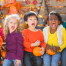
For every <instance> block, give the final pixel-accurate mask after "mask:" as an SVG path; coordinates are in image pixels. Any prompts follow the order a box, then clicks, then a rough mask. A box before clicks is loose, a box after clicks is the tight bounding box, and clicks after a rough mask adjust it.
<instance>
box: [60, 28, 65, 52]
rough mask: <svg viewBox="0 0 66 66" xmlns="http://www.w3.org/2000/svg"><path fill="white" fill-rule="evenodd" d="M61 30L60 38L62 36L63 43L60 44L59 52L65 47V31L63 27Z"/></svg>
mask: <svg viewBox="0 0 66 66" xmlns="http://www.w3.org/2000/svg"><path fill="white" fill-rule="evenodd" d="M62 31H63V35H62V38H63V44H62V45H61V46H60V49H61V50H59V51H60V52H61V51H62V50H63V49H64V48H66V32H65V28H62Z"/></svg>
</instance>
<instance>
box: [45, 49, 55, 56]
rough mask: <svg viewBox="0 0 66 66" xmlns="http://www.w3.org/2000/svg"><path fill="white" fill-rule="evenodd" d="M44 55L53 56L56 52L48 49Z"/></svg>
mask: <svg viewBox="0 0 66 66" xmlns="http://www.w3.org/2000/svg"><path fill="white" fill-rule="evenodd" d="M46 53H47V54H49V55H55V54H56V52H54V51H52V50H50V49H47V51H46Z"/></svg>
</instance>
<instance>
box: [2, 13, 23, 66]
mask: <svg viewBox="0 0 66 66" xmlns="http://www.w3.org/2000/svg"><path fill="white" fill-rule="evenodd" d="M21 32H22V27H21V26H20V17H19V15H17V14H12V15H9V16H7V17H6V18H5V20H4V24H3V33H4V38H5V40H6V50H7V51H6V55H5V59H4V62H3V66H11V64H12V63H13V62H14V66H15V65H16V66H22V58H23V38H22V33H21Z"/></svg>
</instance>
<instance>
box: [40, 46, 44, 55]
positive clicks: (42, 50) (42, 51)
mask: <svg viewBox="0 0 66 66" xmlns="http://www.w3.org/2000/svg"><path fill="white" fill-rule="evenodd" d="M40 49H41V51H40V53H41V54H42V55H43V54H44V52H45V49H44V48H43V47H41V48H40Z"/></svg>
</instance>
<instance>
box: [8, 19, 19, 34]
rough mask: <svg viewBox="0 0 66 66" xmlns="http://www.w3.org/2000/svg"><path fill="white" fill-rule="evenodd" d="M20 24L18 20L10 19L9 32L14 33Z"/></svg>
mask: <svg viewBox="0 0 66 66" xmlns="http://www.w3.org/2000/svg"><path fill="white" fill-rule="evenodd" d="M17 26H18V23H17V19H16V18H10V19H9V22H8V28H9V32H10V33H11V32H13V31H15V30H16V29H17Z"/></svg>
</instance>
